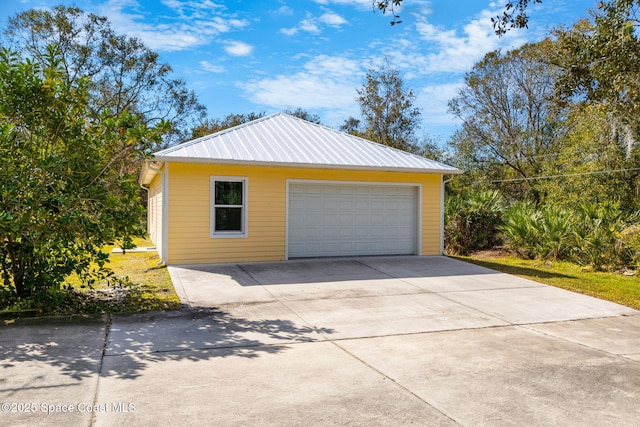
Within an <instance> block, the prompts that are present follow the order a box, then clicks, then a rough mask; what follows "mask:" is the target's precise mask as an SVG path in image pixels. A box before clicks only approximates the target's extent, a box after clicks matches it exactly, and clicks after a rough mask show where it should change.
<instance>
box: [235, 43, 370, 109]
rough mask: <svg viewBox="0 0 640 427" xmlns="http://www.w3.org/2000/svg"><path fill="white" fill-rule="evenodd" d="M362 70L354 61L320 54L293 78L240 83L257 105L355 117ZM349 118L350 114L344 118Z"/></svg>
mask: <svg viewBox="0 0 640 427" xmlns="http://www.w3.org/2000/svg"><path fill="white" fill-rule="evenodd" d="M362 74H363V70H362V67H361V66H360V65H359V64H358V63H357V62H356V61H353V60H351V59H348V58H345V57H339V56H328V55H320V56H318V57H314V58H312V59H310V60H309V61H307V63H305V64H304V66H303V69H302V70H301V71H299V72H297V73H294V74H291V75H284V74H281V75H278V76H275V77H267V78H262V79H255V80H252V81H249V82H247V83H241V84H240V87H241V88H242V89H243V90H244V92H245V96H246V97H247V98H248V99H249V100H251V101H252V102H255V103H256V104H261V105H266V106H270V107H275V108H279V109H285V108H296V107H300V108H304V109H330V110H333V111H342V112H349V114H353V109H354V105H355V96H356V92H355V87H356V86H358V84H359V79H360V78H361V77H362ZM342 117H343V118H346V117H347V115H343V116H342Z"/></svg>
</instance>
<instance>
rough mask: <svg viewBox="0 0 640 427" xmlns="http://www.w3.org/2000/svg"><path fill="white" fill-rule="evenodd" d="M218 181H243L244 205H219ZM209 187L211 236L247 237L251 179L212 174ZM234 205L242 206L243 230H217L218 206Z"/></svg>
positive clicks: (235, 206) (227, 237)
mask: <svg viewBox="0 0 640 427" xmlns="http://www.w3.org/2000/svg"><path fill="white" fill-rule="evenodd" d="M216 182H241V183H242V205H217V204H216ZM209 183H210V189H209V208H210V209H209V210H210V213H209V237H211V238H214V239H219V238H223V239H225V238H226V239H233V238H246V237H248V236H249V224H248V218H249V215H248V212H249V208H248V196H247V195H248V193H249V179H248V178H247V177H244V176H212V177H211V178H210V181H209ZM224 207H234V208H237V207H239V208H241V209H242V210H241V216H240V220H241V230H240V231H216V208H224Z"/></svg>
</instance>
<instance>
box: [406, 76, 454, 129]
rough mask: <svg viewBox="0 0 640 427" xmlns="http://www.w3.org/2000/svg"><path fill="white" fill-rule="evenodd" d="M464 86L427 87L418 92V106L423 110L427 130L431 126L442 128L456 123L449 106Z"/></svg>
mask: <svg viewBox="0 0 640 427" xmlns="http://www.w3.org/2000/svg"><path fill="white" fill-rule="evenodd" d="M462 86H463V83H462V82H453V83H444V84H440V85H429V86H425V87H423V88H421V89H420V90H419V91H418V93H417V94H416V105H418V106H420V108H421V109H422V118H423V121H424V122H425V123H426V125H425V126H426V127H427V128H428V127H429V125H433V126H442V125H451V124H452V123H455V122H456V119H455V117H453V116H452V115H451V114H449V113H448V105H447V104H448V103H449V100H451V99H452V98H454V97H455V96H456V95H457V94H458V90H460V89H461V88H462ZM425 130H426V131H428V130H429V129H425Z"/></svg>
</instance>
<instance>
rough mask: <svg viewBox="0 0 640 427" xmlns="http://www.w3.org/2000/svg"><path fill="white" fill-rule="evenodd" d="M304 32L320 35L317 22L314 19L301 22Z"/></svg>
mask: <svg viewBox="0 0 640 427" xmlns="http://www.w3.org/2000/svg"><path fill="white" fill-rule="evenodd" d="M299 28H300V29H301V30H302V31H306V32H308V33H319V32H320V28H318V25H317V24H316V20H315V19H314V18H308V19H304V20H302V21H301V22H300V27H299Z"/></svg>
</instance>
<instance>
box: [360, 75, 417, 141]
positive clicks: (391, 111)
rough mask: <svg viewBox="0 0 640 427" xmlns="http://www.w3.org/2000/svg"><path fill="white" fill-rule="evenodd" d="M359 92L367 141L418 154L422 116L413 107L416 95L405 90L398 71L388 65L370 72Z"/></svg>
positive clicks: (363, 133) (409, 90)
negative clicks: (418, 134) (416, 139)
mask: <svg viewBox="0 0 640 427" xmlns="http://www.w3.org/2000/svg"><path fill="white" fill-rule="evenodd" d="M357 92H358V98H357V101H358V103H359V104H360V112H361V114H362V118H363V121H364V124H363V125H364V130H363V131H362V135H363V136H364V137H365V138H368V139H370V140H372V141H375V142H379V143H381V144H384V145H388V146H390V147H394V148H398V149H400V150H405V151H416V150H417V145H416V142H415V130H416V128H417V127H418V126H419V123H420V115H421V113H420V109H419V108H417V107H414V106H413V103H414V101H415V98H416V96H415V94H414V93H413V91H412V90H411V89H406V88H405V87H404V81H403V79H402V77H401V76H400V72H399V71H398V70H397V69H395V68H391V67H390V66H388V65H385V66H384V67H382V68H381V69H378V70H373V69H371V70H369V72H368V73H367V76H366V82H365V83H364V84H363V85H362V87H361V88H360V89H357Z"/></svg>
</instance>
